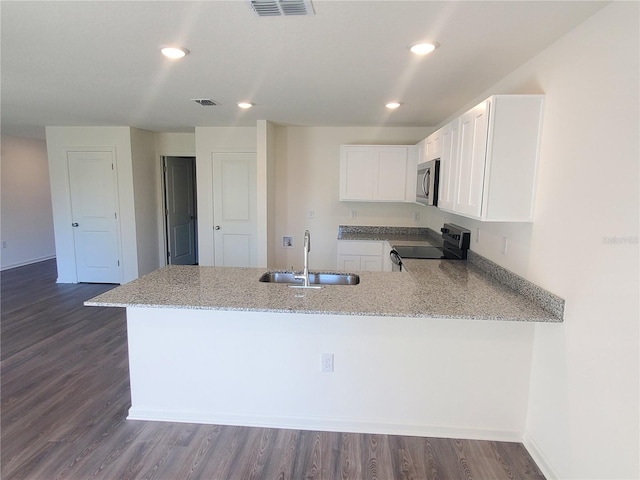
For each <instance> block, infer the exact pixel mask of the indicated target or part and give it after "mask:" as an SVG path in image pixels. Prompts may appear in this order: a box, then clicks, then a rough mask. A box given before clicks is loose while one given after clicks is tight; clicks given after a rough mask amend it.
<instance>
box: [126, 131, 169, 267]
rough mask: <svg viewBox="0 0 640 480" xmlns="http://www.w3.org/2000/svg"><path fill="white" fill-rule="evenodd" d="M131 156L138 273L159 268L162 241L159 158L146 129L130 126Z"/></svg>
mask: <svg viewBox="0 0 640 480" xmlns="http://www.w3.org/2000/svg"><path fill="white" fill-rule="evenodd" d="M131 159H132V162H133V198H134V205H135V219H136V242H137V252H138V275H139V276H142V275H145V274H147V273H149V272H152V271H154V270H156V269H157V268H159V267H160V262H159V258H160V250H162V249H164V243H161V238H159V237H158V228H159V225H160V224H162V222H163V219H162V217H161V216H160V215H159V214H160V213H161V212H160V211H159V210H158V201H159V200H160V199H161V196H160V185H159V184H158V178H159V175H160V161H159V159H158V158H157V157H156V153H155V134H154V132H150V131H148V130H140V129H138V128H132V129H131Z"/></svg>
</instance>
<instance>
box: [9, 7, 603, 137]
mask: <svg viewBox="0 0 640 480" xmlns="http://www.w3.org/2000/svg"><path fill="white" fill-rule="evenodd" d="M606 3H608V2H594V1H586V2H582V1H550V2H544V1H531V2H526V1H510V2H506V1H496V2H486V1H471V2H454V1H442V2H438V1H407V2H403V1H365V0H362V1H337V0H314V1H313V5H314V8H315V11H316V14H315V15H313V16H303V17H295V16H288V17H258V16H256V15H255V14H254V13H253V11H252V10H251V8H250V6H249V4H248V3H247V2H246V1H244V0H231V1H204V2H189V1H178V2H168V1H139V2H131V1H125V2H118V1H68V2H67V1H65V2H62V1H43V2H28V1H6V0H5V1H2V2H1V3H0V8H1V12H0V13H1V18H2V30H1V35H2V37H1V38H2V57H1V68H2V70H1V81H2V83H1V88H2V90H1V92H2V98H1V101H2V103H1V109H2V110H1V113H2V133H3V134H8V135H19V136H33V137H40V138H43V137H44V126H45V125H131V126H134V127H138V128H143V129H148V130H155V131H165V132H188V131H193V127H194V126H230V125H240V126H249V125H251V126H253V125H255V122H256V120H258V119H267V120H271V121H273V122H276V123H281V124H287V125H300V126H327V125H332V126H348V125H358V126H366V125H384V126H435V125H437V124H439V123H440V122H442V121H444V120H445V119H446V118H447V117H449V116H450V115H451V114H453V113H454V112H455V111H456V110H458V109H460V108H461V107H462V106H464V105H465V104H466V103H468V102H470V101H471V100H473V99H474V98H475V97H477V96H478V95H480V94H481V93H482V92H484V91H485V90H486V89H487V88H489V87H490V86H491V85H493V84H495V83H496V82H497V81H498V80H499V79H501V78H502V77H504V76H505V75H507V74H508V73H510V72H512V71H513V70H515V69H516V68H517V67H519V66H520V65H522V64H523V63H525V62H526V61H527V60H529V59H531V58H532V57H533V56H535V55H536V54H537V53H538V52H540V51H542V50H543V49H544V48H546V47H547V46H548V45H550V44H551V43H553V42H554V41H556V40H557V39H558V38H560V37H561V36H562V35H564V34H565V33H567V32H568V31H569V30H571V29H573V28H574V27H575V26H577V25H578V24H580V23H581V22H583V21H584V20H585V19H586V18H588V17H589V16H591V15H592V14H593V13H595V12H596V11H597V10H599V9H601V8H602V7H603V6H604V5H606ZM422 39H432V40H435V41H437V42H439V43H440V44H441V47H440V48H439V49H437V50H436V51H435V52H434V53H433V54H431V55H430V56H427V57H416V56H414V55H413V54H411V53H410V52H409V51H408V49H407V46H408V45H409V44H411V43H414V42H416V41H418V40H422ZM174 43H175V44H180V45H183V46H185V47H186V48H188V49H189V50H190V51H191V54H190V55H188V56H187V57H185V58H184V59H182V60H180V61H169V60H167V59H165V58H163V57H162V56H161V55H160V53H159V48H160V47H161V46H163V45H166V44H174ZM585 54H587V53H585ZM523 93H527V92H523ZM192 98H211V99H213V100H215V101H217V102H219V103H220V105H219V106H215V107H202V106H200V105H198V104H196V103H194V102H192V101H190V99H192ZM241 100H246V101H250V102H252V103H254V104H255V106H254V107H253V108H252V109H251V110H248V111H241V110H240V109H238V107H237V106H236V103H237V102H238V101H241ZM389 100H398V101H400V102H402V106H401V107H400V108H399V109H398V110H396V111H393V112H389V111H387V110H386V109H385V108H384V104H385V102H387V101H389Z"/></svg>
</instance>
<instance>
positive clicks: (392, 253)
mask: <svg viewBox="0 0 640 480" xmlns="http://www.w3.org/2000/svg"><path fill="white" fill-rule="evenodd" d="M389 256H390V257H391V261H392V262H393V263H395V264H396V265H398V266H399V267H401V266H402V258H401V257H400V255H399V254H398V252H396V251H395V250H391V251H390V252H389Z"/></svg>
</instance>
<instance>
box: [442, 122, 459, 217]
mask: <svg viewBox="0 0 640 480" xmlns="http://www.w3.org/2000/svg"><path fill="white" fill-rule="evenodd" d="M438 132H439V135H440V137H441V139H442V140H441V141H442V151H441V154H440V182H439V188H438V207H440V208H441V209H443V210H449V211H453V209H454V208H455V207H454V206H455V192H456V179H457V177H458V168H459V160H460V141H459V140H460V119H459V118H457V119H455V120H454V121H453V122H451V123H450V124H449V125H446V126H445V127H442V128H441V129H440V130H438ZM438 132H436V133H438Z"/></svg>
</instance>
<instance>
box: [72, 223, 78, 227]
mask: <svg viewBox="0 0 640 480" xmlns="http://www.w3.org/2000/svg"><path fill="white" fill-rule="evenodd" d="M71 226H72V227H79V226H80V225H79V224H78V223H76V222H73V223H72V224H71Z"/></svg>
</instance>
